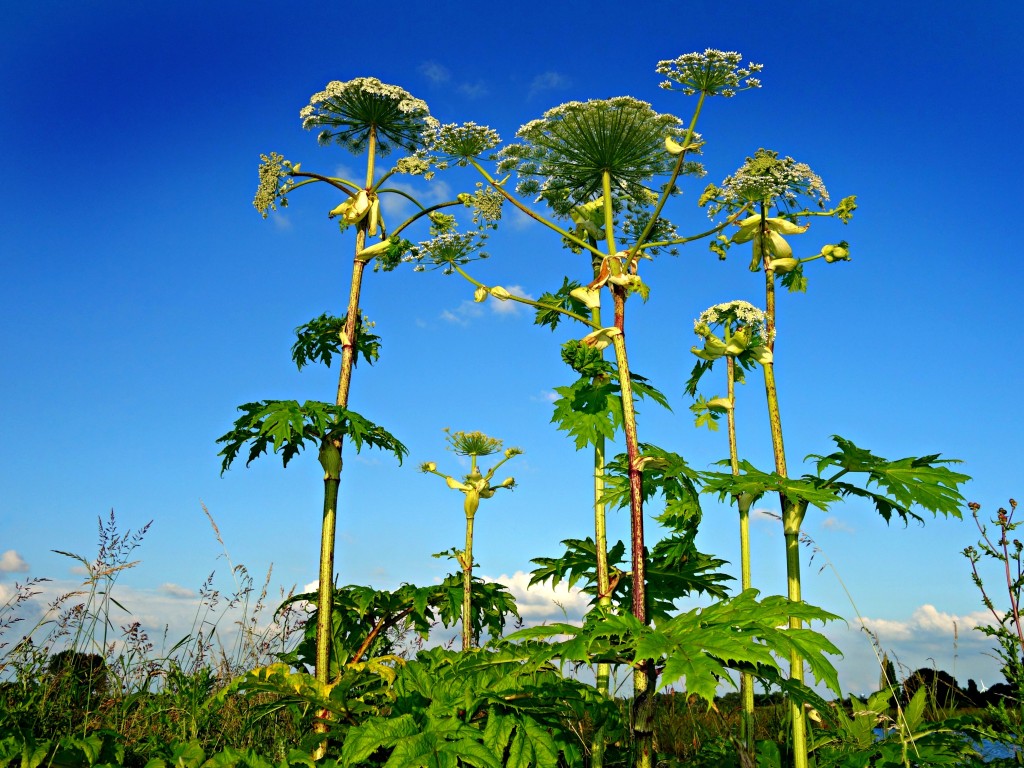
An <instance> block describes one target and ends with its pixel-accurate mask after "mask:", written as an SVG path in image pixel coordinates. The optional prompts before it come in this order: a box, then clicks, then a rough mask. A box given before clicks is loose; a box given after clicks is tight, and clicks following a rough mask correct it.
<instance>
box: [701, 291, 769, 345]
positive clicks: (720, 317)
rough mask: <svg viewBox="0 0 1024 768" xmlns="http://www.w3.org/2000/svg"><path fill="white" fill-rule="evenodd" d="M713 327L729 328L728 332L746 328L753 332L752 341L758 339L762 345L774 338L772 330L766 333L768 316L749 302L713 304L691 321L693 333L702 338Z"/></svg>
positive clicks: (737, 301)
mask: <svg viewBox="0 0 1024 768" xmlns="http://www.w3.org/2000/svg"><path fill="white" fill-rule="evenodd" d="M714 326H720V327H725V326H729V329H730V332H731V331H732V330H733V329H735V328H737V327H747V328H749V329H750V330H751V331H753V335H754V339H760V340H761V341H762V343H764V344H770V343H771V342H772V341H773V340H774V336H775V331H774V329H772V332H771V334H769V332H768V315H767V314H765V312H764V311H763V310H761V309H758V308H757V307H755V306H754V305H753V304H751V303H750V302H749V301H740V300H736V301H727V302H725V303H723V304H715V306H713V307H708V308H707V309H705V310H704V311H703V312H701V313H700V315H699V316H698V317H697V319H696V320H694V321H693V329H694V332H695V333H696V334H697V335H698V336H702V337H704V336H706V334H707V330H708V329H710V328H712V327H714ZM752 346H756V344H754V345H752Z"/></svg>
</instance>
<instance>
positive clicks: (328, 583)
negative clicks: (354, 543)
mask: <svg viewBox="0 0 1024 768" xmlns="http://www.w3.org/2000/svg"><path fill="white" fill-rule="evenodd" d="M376 139H377V136H376V132H375V131H374V130H373V129H371V130H370V136H369V146H368V148H367V151H368V155H369V156H368V158H367V161H366V186H367V187H371V186H372V185H373V163H374V155H375V154H376V151H377V143H376ZM368 224H369V222H367V221H366V220H365V219H364V220H363V221H362V222H361V223H360V225H359V229H358V230H357V232H356V244H355V254H356V258H355V259H354V263H353V267H352V283H351V287H350V289H349V301H348V310H347V314H346V316H345V334H346V341H345V343H344V344H343V346H342V350H341V371H340V372H339V374H338V395H337V400H336V402H337V404H338V405H340V406H341V407H342V408H345V407H347V406H348V396H349V390H350V388H351V383H352V367H353V363H354V362H355V345H354V342H355V338H356V329H357V327H358V322H359V292H360V289H361V287H362V279H363V270H364V269H365V268H366V263H365V262H363V261H360V260H359V257H358V254H359V252H360V251H361V250H363V247H364V244H365V243H366V228H367V226H368ZM329 444H330V445H331V446H332V447H333V450H330V449H328V450H327V453H326V455H325V453H324V450H323V449H321V464H323V465H324V471H325V475H324V517H323V525H322V527H321V532H320V577H319V584H318V588H317V606H318V608H317V610H318V612H317V623H316V667H315V674H316V679H317V681H318V682H320V683H322V684H327V683H328V682H329V678H330V667H331V665H330V653H331V633H332V626H333V622H332V618H333V612H334V541H335V534H336V531H337V522H338V520H337V510H338V486H339V484H340V481H341V468H342V459H341V441H340V440H332V441H329ZM324 445H325V446H326V445H328V441H326V440H325V441H324ZM325 459H326V463H325ZM326 718H327V713H326V712H323V713H321V717H320V718H319V719H318V720H317V721H316V723H315V725H314V732H316V733H325V732H326V731H327V721H326ZM326 749H327V742H326V740H324V741H322V742H321V743H320V745H319V746H318V747H317V748H316V750H315V753H314V759H320V758H322V757H323V756H324V754H325V753H326Z"/></svg>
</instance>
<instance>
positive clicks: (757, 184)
mask: <svg viewBox="0 0 1024 768" xmlns="http://www.w3.org/2000/svg"><path fill="white" fill-rule="evenodd" d="M721 193H722V194H721V197H723V198H724V199H726V200H735V201H738V202H756V203H764V205H765V206H766V207H770V206H772V205H777V204H779V203H782V204H783V205H787V206H793V205H796V202H797V198H798V197H799V196H801V195H804V196H806V197H809V198H811V200H813V201H814V202H815V203H816V204H817V205H818V206H819V207H823V206H824V204H825V202H826V201H827V200H828V190H827V189H825V184H824V182H823V181H822V180H821V177H820V176H818V174H816V173H815V172H814V171H812V170H811V167H810V166H809V165H807V164H806V163H798V162H797V161H796V160H794V159H793V158H792V157H783V158H779V153H778V152H772V151H771V150H768V149H759V150H757V152H755V153H754V156H753V157H748V158H747V160H746V162H745V163H743V165H742V166H741V167H740V168H739V169H738V170H737V171H736V173H734V174H733V175H731V176H728V177H726V179H725V180H724V181H723V182H722V186H721Z"/></svg>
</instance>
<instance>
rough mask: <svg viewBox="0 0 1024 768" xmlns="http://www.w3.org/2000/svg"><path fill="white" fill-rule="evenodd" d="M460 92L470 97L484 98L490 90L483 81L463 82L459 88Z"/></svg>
mask: <svg viewBox="0 0 1024 768" xmlns="http://www.w3.org/2000/svg"><path fill="white" fill-rule="evenodd" d="M457 90H458V91H459V93H461V94H462V95H463V96H465V97H467V98H470V99H482V98H483V97H484V96H486V95H487V94H488V93H490V91H489V90H488V88H487V86H486V85H484V84H483V83H482V82H481V81H479V80H478V81H477V82H475V83H462V84H461V85H460V86H459V87H458V89H457Z"/></svg>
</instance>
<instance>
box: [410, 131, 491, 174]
mask: <svg viewBox="0 0 1024 768" xmlns="http://www.w3.org/2000/svg"><path fill="white" fill-rule="evenodd" d="M500 143H501V137H500V136H499V135H498V132H497V131H495V130H494V129H492V128H488V127H487V126H486V125H477V124H476V123H463V124H462V125H458V124H456V123H446V124H445V125H442V126H440V127H439V128H438V129H437V131H436V133H435V134H434V136H433V138H432V141H431V145H430V147H429V148H428V150H427V151H428V152H429V154H430V155H431V162H432V163H433V164H434V165H435V166H436V167H437V168H438V169H440V170H444V169H445V168H447V167H448V166H449V165H458V166H466V165H468V164H469V160H470V158H478V157H481V156H482V155H484V154H485V153H486V152H489V151H490V150H492V149H494V148H495V147H496V146H498V145H499V144H500Z"/></svg>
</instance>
